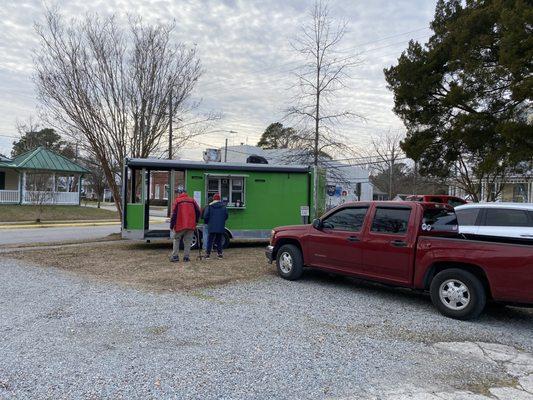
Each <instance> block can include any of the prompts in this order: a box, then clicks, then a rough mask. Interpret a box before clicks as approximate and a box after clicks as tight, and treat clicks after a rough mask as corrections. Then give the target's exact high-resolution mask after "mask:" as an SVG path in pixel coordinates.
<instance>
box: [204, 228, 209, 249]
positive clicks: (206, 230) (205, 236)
mask: <svg viewBox="0 0 533 400" xmlns="http://www.w3.org/2000/svg"><path fill="white" fill-rule="evenodd" d="M208 241H209V230H208V229H207V224H205V225H204V229H203V231H202V248H203V249H204V250H207V242H208Z"/></svg>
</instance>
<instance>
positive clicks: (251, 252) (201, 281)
mask: <svg viewBox="0 0 533 400" xmlns="http://www.w3.org/2000/svg"><path fill="white" fill-rule="evenodd" d="M170 252H171V243H170V242H168V243H167V242H165V243H150V244H147V243H134V242H126V241H117V242H116V243H112V244H109V243H107V244H103V243H91V244H88V245H85V246H71V247H64V248H53V249H48V248H46V247H43V248H40V249H35V250H33V249H31V250H30V249H28V250H24V251H20V250H18V251H13V252H10V253H4V256H5V257H9V258H14V259H20V260H24V261H29V262H31V263H35V264H37V265H41V266H45V267H57V268H60V269H63V270H66V271H69V272H71V273H74V274H77V275H81V276H84V277H88V278H91V279H95V280H99V281H104V282H111V283H118V284H123V285H127V286H131V287H135V288H139V289H143V290H150V291H177V290H194V289H199V288H205V287H212V286H217V285H222V284H226V283H230V282H235V281H244V280H250V279H256V278H259V277H262V276H265V275H271V274H274V267H273V266H271V265H270V264H268V263H267V261H266V259H265V255H264V248H263V247H262V246H261V247H242V248H230V249H227V250H226V251H225V252H224V259H222V260H219V259H216V258H215V259H211V260H208V261H206V260H197V259H196V256H197V252H192V253H191V261H190V262H189V263H183V262H179V263H171V262H170V261H169V256H170ZM192 293H193V295H194V296H196V297H201V296H202V295H201V294H199V292H192ZM205 300H208V299H207V298H205ZM209 300H213V299H209Z"/></svg>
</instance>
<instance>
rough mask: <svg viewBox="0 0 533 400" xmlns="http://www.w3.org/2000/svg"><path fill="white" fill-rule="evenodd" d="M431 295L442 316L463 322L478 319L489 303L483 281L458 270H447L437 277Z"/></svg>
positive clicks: (431, 288) (432, 284)
mask: <svg viewBox="0 0 533 400" xmlns="http://www.w3.org/2000/svg"><path fill="white" fill-rule="evenodd" d="M430 294H431V301H432V302H433V305H434V306H435V307H436V308H437V309H438V310H439V311H440V312H441V313H442V314H444V315H445V316H447V317H450V318H455V319H461V320H468V319H473V318H477V317H478V316H479V315H480V314H481V312H482V311H483V309H484V308H485V304H486V302H487V295H486V293H485V288H484V287H483V284H482V283H481V281H480V280H479V279H478V278H477V277H476V276H475V275H473V274H471V273H470V272H468V271H464V270H462V269H458V268H450V269H446V270H444V271H442V272H439V273H438V274H437V275H435V277H434V278H433V280H432V281H431V286H430Z"/></svg>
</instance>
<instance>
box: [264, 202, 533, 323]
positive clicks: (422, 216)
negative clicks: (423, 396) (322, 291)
mask: <svg viewBox="0 0 533 400" xmlns="http://www.w3.org/2000/svg"><path fill="white" fill-rule="evenodd" d="M457 229H458V227H457V218H456V216H455V213H454V210H453V208H452V207H450V206H447V205H443V204H435V203H417V202H387V201H383V202H377V201H374V202H358V203H349V204H345V205H343V206H340V207H337V208H335V209H333V210H331V211H329V212H328V213H326V214H325V215H324V216H323V217H321V218H320V219H316V220H314V221H313V224H312V225H293V226H285V227H279V228H275V229H274V230H273V231H272V236H271V241H270V246H268V247H267V249H266V256H267V258H268V260H269V261H271V262H272V261H275V262H276V265H277V270H278V274H279V275H280V276H281V277H282V278H285V279H288V280H296V279H298V278H300V276H301V275H302V272H303V269H304V267H313V268H318V269H323V270H326V271H331V272H335V273H340V274H346V275H353V276H357V277H359V278H363V279H368V280H374V281H379V282H384V283H387V284H391V285H395V286H403V287H409V288H412V289H418V290H427V291H429V292H430V295H431V300H432V301H433V304H434V305H435V307H436V308H437V309H438V310H439V311H440V312H441V313H443V314H444V315H446V316H448V317H452V318H458V319H470V318H475V317H477V316H478V315H479V314H480V313H481V312H482V311H483V309H484V307H485V303H486V301H487V300H494V301H499V302H503V303H520V304H533V240H530V241H529V242H530V243H529V245H528V244H523V242H524V240H520V241H518V240H516V239H508V240H501V241H495V240H486V241H484V240H479V239H475V240H471V239H469V238H468V237H467V236H465V235H459V234H458V231H457ZM515 242H520V243H515Z"/></svg>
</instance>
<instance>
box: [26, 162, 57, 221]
mask: <svg viewBox="0 0 533 400" xmlns="http://www.w3.org/2000/svg"><path fill="white" fill-rule="evenodd" d="M53 186H54V182H53V178H52V177H51V176H50V174H49V173H46V172H41V171H35V172H32V173H28V174H27V175H26V187H27V189H29V190H27V191H26V199H25V200H26V201H28V202H29V203H30V204H31V205H33V206H35V207H34V209H35V214H36V215H35V222H37V223H40V222H41V218H42V215H43V212H44V207H45V206H46V205H53V204H54V203H55V194H54V192H55V188H54V187H53Z"/></svg>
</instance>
